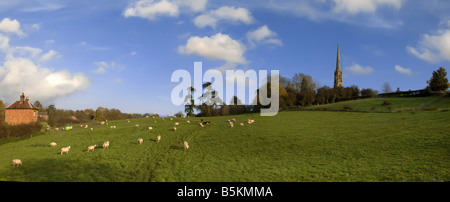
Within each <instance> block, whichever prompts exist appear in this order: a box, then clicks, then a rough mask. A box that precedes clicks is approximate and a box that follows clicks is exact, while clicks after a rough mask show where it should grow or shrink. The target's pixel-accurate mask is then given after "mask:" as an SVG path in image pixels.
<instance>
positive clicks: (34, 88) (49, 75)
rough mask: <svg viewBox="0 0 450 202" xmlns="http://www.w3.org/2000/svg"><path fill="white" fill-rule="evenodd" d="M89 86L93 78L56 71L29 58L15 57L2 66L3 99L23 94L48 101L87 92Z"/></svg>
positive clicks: (0, 69) (1, 84)
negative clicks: (77, 92)
mask: <svg viewBox="0 0 450 202" xmlns="http://www.w3.org/2000/svg"><path fill="white" fill-rule="evenodd" d="M89 84H90V79H89V78H88V77H86V76H85V75H84V74H82V73H76V74H73V75H72V74H71V73H70V72H69V71H67V70H62V71H58V72H53V71H51V70H50V69H48V68H45V67H41V66H39V65H37V64H36V63H34V62H33V61H32V60H31V59H28V58H13V59H10V60H7V61H6V62H5V63H4V64H3V66H2V67H1V66H0V89H2V91H1V92H0V97H5V98H10V101H13V100H14V99H16V98H17V96H18V95H19V93H20V92H25V93H26V94H27V95H29V96H30V97H31V98H33V99H34V100H40V101H48V100H52V99H54V98H57V97H60V96H64V95H68V94H71V93H73V92H75V91H79V90H83V89H85V88H87V87H88V86H89ZM11 99H12V100H11Z"/></svg>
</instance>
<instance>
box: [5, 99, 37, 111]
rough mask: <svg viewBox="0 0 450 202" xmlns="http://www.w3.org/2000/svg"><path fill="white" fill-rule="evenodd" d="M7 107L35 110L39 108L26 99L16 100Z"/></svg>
mask: <svg viewBox="0 0 450 202" xmlns="http://www.w3.org/2000/svg"><path fill="white" fill-rule="evenodd" d="M6 109H34V110H39V109H38V108H37V107H36V106H34V105H33V104H31V103H30V102H29V101H24V102H22V103H21V102H20V101H16V102H14V103H13V104H11V105H9V106H8V107H6Z"/></svg>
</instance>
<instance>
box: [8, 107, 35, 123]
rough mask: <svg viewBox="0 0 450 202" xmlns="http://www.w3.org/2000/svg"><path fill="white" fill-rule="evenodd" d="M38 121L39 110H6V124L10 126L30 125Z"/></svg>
mask: <svg viewBox="0 0 450 202" xmlns="http://www.w3.org/2000/svg"><path fill="white" fill-rule="evenodd" d="M37 121H38V110H32V109H7V110H5V122H6V123H8V124H10V125H17V124H28V123H33V122H37Z"/></svg>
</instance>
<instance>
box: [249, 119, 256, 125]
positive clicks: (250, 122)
mask: <svg viewBox="0 0 450 202" xmlns="http://www.w3.org/2000/svg"><path fill="white" fill-rule="evenodd" d="M247 123H248V124H252V123H255V120H251V119H249V120H248V121H247Z"/></svg>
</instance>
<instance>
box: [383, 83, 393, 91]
mask: <svg viewBox="0 0 450 202" xmlns="http://www.w3.org/2000/svg"><path fill="white" fill-rule="evenodd" d="M381 92H383V93H392V88H391V85H390V84H389V83H388V82H385V83H384V84H383V87H382V88H381Z"/></svg>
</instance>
